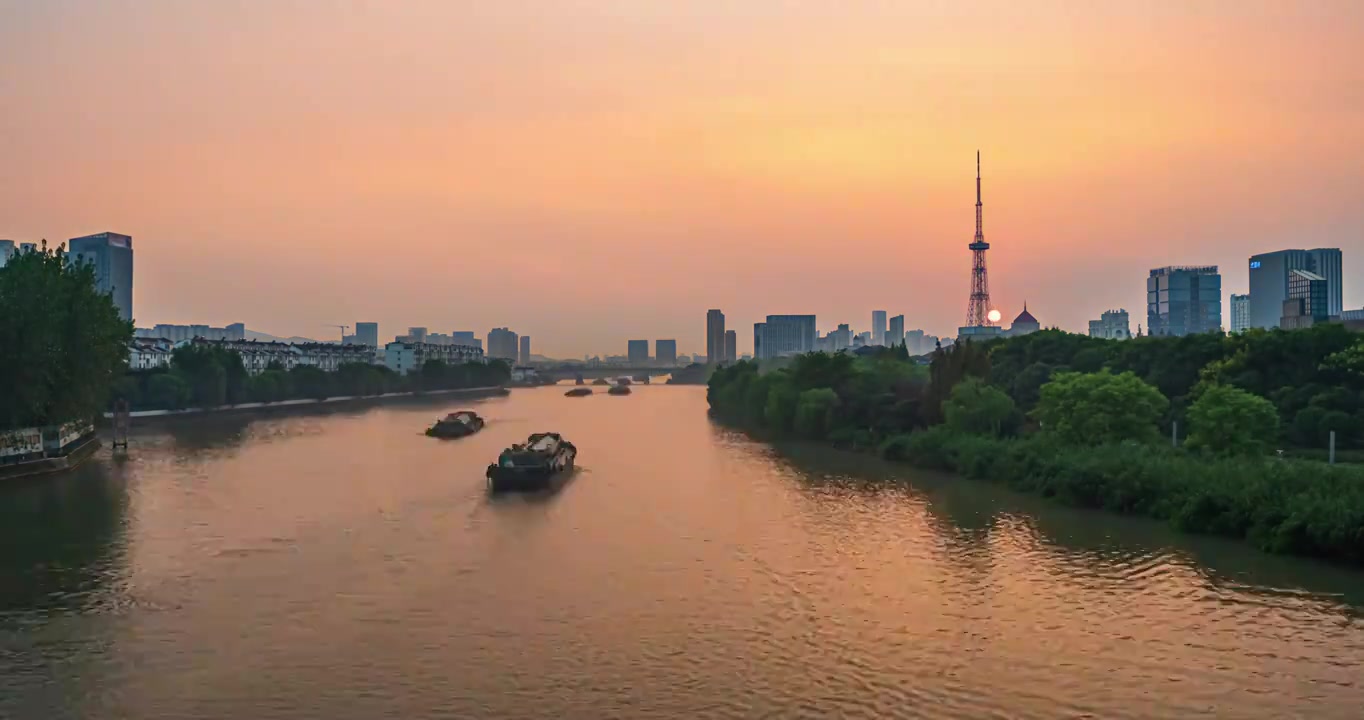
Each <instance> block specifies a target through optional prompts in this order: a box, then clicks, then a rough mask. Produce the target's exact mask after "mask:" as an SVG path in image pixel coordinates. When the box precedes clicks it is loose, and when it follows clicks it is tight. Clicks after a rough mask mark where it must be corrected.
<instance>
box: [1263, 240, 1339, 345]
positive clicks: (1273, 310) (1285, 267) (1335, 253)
mask: <svg viewBox="0 0 1364 720" xmlns="http://www.w3.org/2000/svg"><path fill="white" fill-rule="evenodd" d="M1294 270H1306V271H1308V272H1310V273H1313V274H1316V275H1319V276H1321V278H1322V280H1323V281H1324V282H1325V283H1326V311H1327V313H1328V314H1329V315H1339V314H1340V312H1341V309H1342V307H1343V306H1342V304H1341V300H1342V295H1341V291H1342V287H1341V281H1342V276H1341V253H1340V249H1339V248H1316V249H1313V250H1278V251H1276V252H1269V253H1260V254H1259V255H1252V256H1250V324H1249V325H1248V327H1257V328H1275V327H1279V318H1280V317H1281V316H1282V314H1283V303H1284V301H1285V300H1287V299H1288V283H1289V281H1290V280H1291V277H1290V276H1291V274H1292V272H1293V271H1294Z"/></svg>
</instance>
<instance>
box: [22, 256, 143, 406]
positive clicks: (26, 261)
mask: <svg viewBox="0 0 1364 720" xmlns="http://www.w3.org/2000/svg"><path fill="white" fill-rule="evenodd" d="M0 308H3V311H0V429H4V428H20V427H32V426H39V425H51V424H56V423H61V422H66V421H68V420H73V419H79V418H90V417H93V416H95V415H96V414H97V413H99V412H100V411H101V410H103V409H104V407H105V405H106V403H107V402H108V399H109V393H110V389H111V388H112V387H113V385H114V382H115V381H116V380H117V379H118V378H119V377H120V376H121V375H122V374H123V372H124V370H125V369H126V368H127V364H128V346H129V343H130V342H131V341H132V338H133V324H132V323H131V322H128V321H125V320H123V319H122V318H120V317H119V315H118V310H117V308H116V307H115V306H114V303H113V300H112V299H110V297H109V296H108V295H105V294H103V293H100V292H99V291H98V290H97V289H96V288H95V271H94V269H93V268H91V267H90V266H89V265H87V264H74V265H73V264H71V263H68V262H67V256H66V253H65V251H64V248H63V247H62V246H58V248H57V249H56V250H48V248H47V243H46V242H44V243H43V246H42V248H41V249H40V250H37V251H33V252H21V253H19V254H17V255H14V256H13V257H11V258H10V259H9V262H8V263H6V264H5V266H4V267H0Z"/></svg>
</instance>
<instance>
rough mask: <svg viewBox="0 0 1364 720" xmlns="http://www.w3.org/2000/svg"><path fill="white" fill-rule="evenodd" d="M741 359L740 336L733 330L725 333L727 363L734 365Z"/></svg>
mask: <svg viewBox="0 0 1364 720" xmlns="http://www.w3.org/2000/svg"><path fill="white" fill-rule="evenodd" d="M737 359H739V334H738V333H736V332H734V331H733V330H726V331H725V362H727V363H733V362H734V361H735V360H737Z"/></svg>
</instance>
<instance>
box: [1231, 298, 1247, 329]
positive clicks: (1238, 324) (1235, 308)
mask: <svg viewBox="0 0 1364 720" xmlns="http://www.w3.org/2000/svg"><path fill="white" fill-rule="evenodd" d="M1248 329H1250V295H1235V294H1233V295H1232V296H1231V331H1232V332H1234V333H1238V332H1245V331H1246V330H1248Z"/></svg>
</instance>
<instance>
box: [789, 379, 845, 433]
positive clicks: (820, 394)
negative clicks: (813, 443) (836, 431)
mask: <svg viewBox="0 0 1364 720" xmlns="http://www.w3.org/2000/svg"><path fill="white" fill-rule="evenodd" d="M838 403H839V400H838V393H836V392H834V391H833V390H830V389H829V388H815V389H813V390H805V391H803V392H802V393H801V394H800V397H799V399H798V400H797V401H796V421H795V429H796V432H798V433H800V434H801V435H803V436H805V437H807V438H810V439H812V440H819V439H822V438H823V437H824V436H825V435H827V434H828V433H829V430H830V429H831V428H832V427H833V424H834V408H836V407H838Z"/></svg>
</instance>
